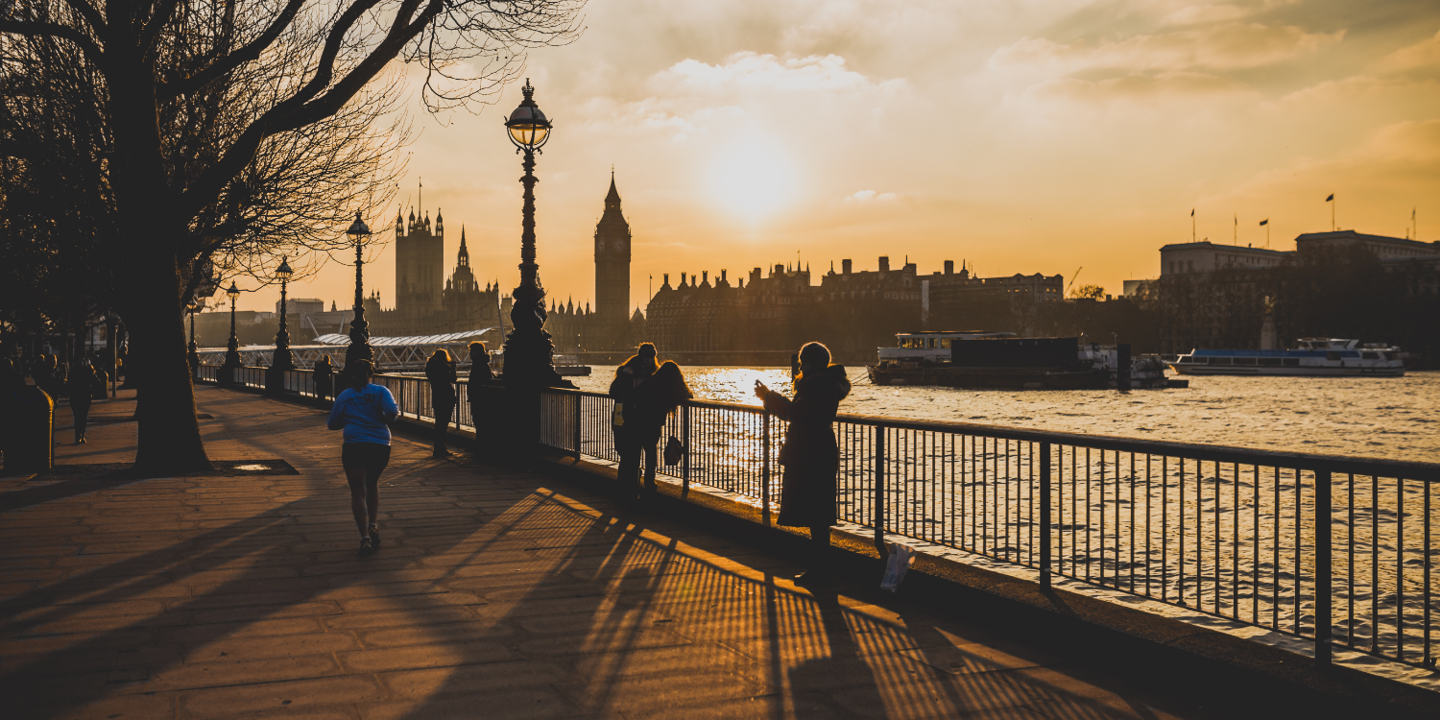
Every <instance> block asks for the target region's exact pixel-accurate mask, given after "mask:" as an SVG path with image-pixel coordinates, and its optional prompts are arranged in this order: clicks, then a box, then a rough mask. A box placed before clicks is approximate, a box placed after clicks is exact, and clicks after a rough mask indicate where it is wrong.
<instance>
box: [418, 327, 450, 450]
mask: <svg viewBox="0 0 1440 720" xmlns="http://www.w3.org/2000/svg"><path fill="white" fill-rule="evenodd" d="M425 378H426V379H427V380H429V381H430V406H431V408H433V409H434V410H435V452H434V454H433V457H437V458H443V457H447V456H448V455H449V454H450V451H449V450H448V449H446V447H445V438H446V436H447V435H448V434H449V432H450V418H451V417H452V416H453V415H454V414H455V380H456V378H455V361H454V360H451V359H450V353H449V352H447V351H446V350H445V348H439V349H437V350H436V351H435V354H434V355H431V356H430V359H429V360H428V361H426V363H425Z"/></svg>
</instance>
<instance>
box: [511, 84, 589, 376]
mask: <svg viewBox="0 0 1440 720" xmlns="http://www.w3.org/2000/svg"><path fill="white" fill-rule="evenodd" d="M524 93H525V99H524V100H522V101H521V102H520V106H519V107H517V108H515V112H513V113H511V114H510V117H508V118H506V119H505V128H506V130H507V131H508V133H509V136H510V142H512V143H514V144H515V151H516V152H517V153H524V156H525V160H524V162H523V163H522V164H521V167H523V168H525V177H522V178H520V182H521V183H522V184H524V186H525V204H524V209H523V210H522V216H521V233H520V287H517V288H515V291H514V293H512V298H513V303H514V304H513V305H512V306H511V308H510V321H511V326H512V329H511V331H510V335H509V336H508V337H506V338H505V367H504V370H503V373H502V375H503V377H504V379H505V380H506V381H507V382H511V383H516V382H518V383H522V384H526V385H533V386H551V387H574V386H573V385H571V384H570V383H569V382H568V381H566V380H565V379H563V378H561V377H560V375H559V373H556V372H555V368H554V366H553V365H552V362H551V360H552V355H553V353H554V350H555V345H554V343H552V342H551V341H550V333H547V332H545V290H544V289H543V288H541V287H540V279H539V269H540V268H539V266H538V265H536V264H535V183H536V182H538V180H537V179H536V177H535V173H534V170H535V154H536V153H539V152H540V148H541V147H543V146H544V145H545V143H546V141H548V140H549V139H550V121H549V120H547V119H546V118H545V113H543V112H541V111H540V108H539V106H537V105H536V104H535V99H534V95H535V88H533V87H531V86H530V81H529V80H526V81H525V87H524Z"/></svg>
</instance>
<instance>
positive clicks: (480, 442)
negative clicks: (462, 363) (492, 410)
mask: <svg viewBox="0 0 1440 720" xmlns="http://www.w3.org/2000/svg"><path fill="white" fill-rule="evenodd" d="M494 380H495V371H494V370H491V369H490V351H489V350H488V349H486V347H485V343H483V342H480V341H479V340H476V341H475V342H472V343H470V377H469V378H467V380H466V383H465V400H466V402H467V403H469V405H470V425H471V427H474V428H475V447H476V448H477V449H479V448H483V447H486V446H488V445H489V444H490V442H492V441H493V440H494V432H495V430H494V428H493V427H491V424H490V422H489V418H488V416H486V414H485V400H484V393H485V386H486V385H489V384H490V383H491V382H492V381H494Z"/></svg>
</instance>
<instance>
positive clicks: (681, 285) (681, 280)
mask: <svg viewBox="0 0 1440 720" xmlns="http://www.w3.org/2000/svg"><path fill="white" fill-rule="evenodd" d="M680 287H685V273H680Z"/></svg>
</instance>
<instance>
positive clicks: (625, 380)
mask: <svg viewBox="0 0 1440 720" xmlns="http://www.w3.org/2000/svg"><path fill="white" fill-rule="evenodd" d="M655 356H656V352H655V346H654V345H652V344H650V343H642V344H641V345H640V347H638V348H636V350H635V354H634V355H633V356H631V357H630V359H628V360H626V361H625V362H624V364H622V365H621V366H620V367H619V368H618V369H616V371H615V379H614V380H613V381H611V383H610V397H613V398H615V407H616V413H615V415H614V416H613V417H612V419H611V423H612V429H613V430H614V433H615V450H616V452H618V453H620V469H619V472H618V474H617V475H616V479H617V480H618V481H619V485H620V488H619V492H620V495H621V497H623V498H633V497H635V496H636V495H637V494H638V492H639V489H640V484H639V477H638V476H639V473H640V456H641V455H642V454H643V455H644V456H645V487H646V488H647V489H649V490H650V491H651V492H654V491H655V490H656V489H657V486H656V484H655V472H656V470H657V469H658V468H659V462H658V458H657V457H656V447H657V445H659V443H660V431H661V430H662V429H663V428H664V427H665V418H666V416H668V415H669V414H670V413H673V412H675V409H676V408H678V407H679V406H680V403H682V402H684V401H685V400H688V399H690V398H691V397H693V395H692V394H691V392H690V388H689V387H688V386H687V385H686V384H685V376H684V375H683V374H682V373H681V372H680V366H679V365H676V364H675V363H673V362H670V361H668V360H667V361H666V362H665V363H664V364H658V363H657V361H656V357H655Z"/></svg>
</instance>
